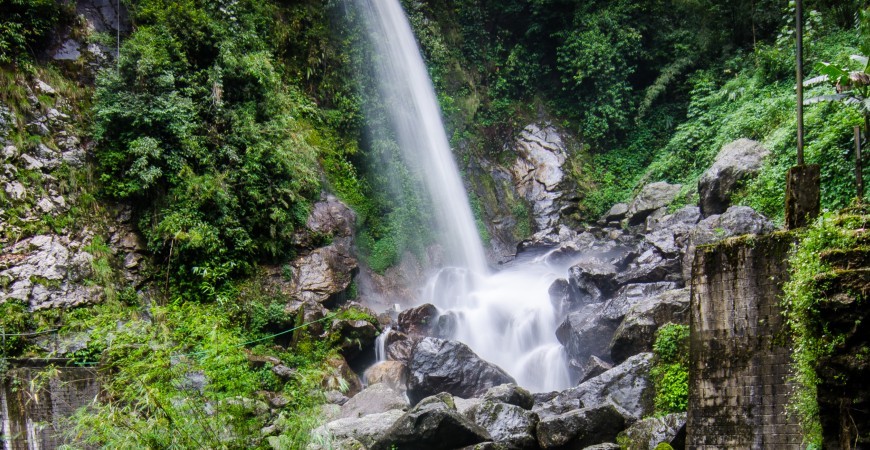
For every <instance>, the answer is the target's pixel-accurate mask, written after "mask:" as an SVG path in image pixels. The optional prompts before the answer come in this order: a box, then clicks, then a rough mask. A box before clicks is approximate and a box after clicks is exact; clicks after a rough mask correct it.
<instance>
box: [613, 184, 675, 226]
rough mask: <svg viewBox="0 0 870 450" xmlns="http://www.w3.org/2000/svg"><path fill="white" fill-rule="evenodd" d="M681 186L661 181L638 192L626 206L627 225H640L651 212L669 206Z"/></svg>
mask: <svg viewBox="0 0 870 450" xmlns="http://www.w3.org/2000/svg"><path fill="white" fill-rule="evenodd" d="M682 188H683V186H681V185H679V184H668V183H665V182H663V181H659V182H656V183H650V184H648V185H646V186H644V187H643V189H641V190H640V193H638V194H637V196H636V197H635V198H634V200H632V201H631V204H630V205H628V212H627V213H626V218H627V220H628V224H629V225H640V224H642V223H643V222H644V221H645V220H646V218H647V216H649V215H650V214H652V212H653V211H655V210H657V209H659V208H662V207H665V206H667V205H669V204H670V203H671V202H672V201H674V199H675V198H677V195H678V194H679V193H680V189H682Z"/></svg>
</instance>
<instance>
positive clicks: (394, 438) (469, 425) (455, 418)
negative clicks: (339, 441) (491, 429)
mask: <svg viewBox="0 0 870 450" xmlns="http://www.w3.org/2000/svg"><path fill="white" fill-rule="evenodd" d="M491 440H492V439H491V437H490V435H489V433H488V432H487V431H486V429H484V428H483V427H481V426H479V425H477V424H475V423H474V422H472V421H471V420H469V419H468V418H466V417H465V416H463V415H462V414H460V413H459V411H457V410H456V407H455V405H454V404H453V399H452V397H450V395H449V394H440V395H438V396H433V397H428V398H426V399H423V400H422V401H420V403H419V404H417V406H415V407H414V408H412V409H411V410H410V411H408V412H407V413H405V414H404V415H403V416H402V417H400V418H399V419H398V420H397V421H396V422H395V423H394V424H393V425H392V426H391V427H390V428H389V429H388V430H387V431H386V432H384V434H383V435H382V436H381V437H380V438H379V439H378V440H377V441H376V442H375V443H374V444H373V445H372V446H371V450H390V449H392V448H396V447H398V448H413V449H417V450H439V449H445V448H450V449H452V448H460V447H464V446H468V445H474V444H477V443H480V442H486V441H491Z"/></svg>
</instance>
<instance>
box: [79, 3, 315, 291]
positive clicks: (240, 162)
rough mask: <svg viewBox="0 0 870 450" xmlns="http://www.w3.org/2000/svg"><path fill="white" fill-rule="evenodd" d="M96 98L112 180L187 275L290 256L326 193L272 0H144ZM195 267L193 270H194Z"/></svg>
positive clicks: (182, 277) (168, 260)
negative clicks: (280, 50) (281, 53)
mask: <svg viewBox="0 0 870 450" xmlns="http://www.w3.org/2000/svg"><path fill="white" fill-rule="evenodd" d="M133 17H134V21H135V23H136V25H137V27H136V31H135V32H134V33H133V34H132V35H131V36H130V38H129V39H128V40H126V41H125V43H124V45H123V46H122V47H121V56H120V59H119V63H118V68H117V70H114V69H109V70H106V71H104V72H103V73H102V75H101V77H100V78H99V83H98V87H97V92H96V100H95V107H94V116H95V123H94V136H95V138H96V139H97V144H98V145H97V160H98V163H99V167H100V172H101V177H100V179H101V180H102V181H103V183H104V186H105V192H106V193H107V194H108V195H110V196H112V197H115V198H119V199H127V200H130V201H132V202H134V203H135V204H137V205H139V207H140V209H139V211H140V214H139V217H140V222H139V223H140V229H141V231H142V232H143V233H144V235H145V236H146V238H147V240H148V245H149V248H150V249H151V250H152V251H153V252H154V253H155V254H157V255H159V256H160V258H161V259H163V260H164V261H165V264H166V265H167V267H169V269H168V270H170V271H171V275H172V276H174V277H176V279H178V280H179V281H181V282H185V281H187V280H189V279H191V274H192V273H197V274H199V275H201V277H203V278H204V277H206V275H207V276H209V277H211V278H212V280H213V284H217V285H219V284H220V282H221V280H222V279H224V278H227V277H229V276H231V275H232V274H234V273H239V272H243V271H244V270H246V269H247V267H248V266H249V264H250V262H252V261H254V260H258V259H259V260H263V259H269V258H273V259H274V258H280V257H286V256H287V255H289V254H290V253H291V252H292V245H291V237H292V235H293V233H294V230H295V229H296V227H297V226H298V225H299V224H301V223H302V222H304V220H305V217H306V215H307V211H308V206H309V203H310V201H311V199H313V198H314V196H315V195H316V194H317V193H318V190H319V179H318V170H317V158H318V152H319V146H318V141H319V140H320V139H321V138H320V136H319V135H318V131H317V130H316V129H315V127H314V126H313V125H312V123H311V122H312V120H313V119H314V117H315V107H314V105H313V103H312V102H311V100H309V99H308V98H306V97H305V96H304V95H303V94H302V93H301V92H300V91H299V88H297V87H295V86H294V85H293V84H290V83H287V82H285V81H286V80H285V76H284V70H283V69H282V67H281V64H280V62H279V61H278V59H277V58H276V56H275V53H276V51H277V50H276V44H275V41H276V40H277V39H278V36H279V35H280V33H281V30H279V29H278V28H280V26H279V25H278V24H279V23H280V22H279V21H278V10H277V7H276V6H274V5H273V4H272V3H264V2H253V1H241V2H235V1H233V2H198V1H194V0H190V1H185V2H166V1H162V0H143V1H140V2H137V3H136V4H135V8H134V9H133ZM194 271H195V272H194Z"/></svg>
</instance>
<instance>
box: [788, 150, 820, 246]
mask: <svg viewBox="0 0 870 450" xmlns="http://www.w3.org/2000/svg"><path fill="white" fill-rule="evenodd" d="M820 177H821V175H820V170H819V166H818V164H809V165H803V166H794V167H792V168H791V169H788V174H787V175H786V185H785V227H786V229H789V230H794V229H796V228H803V227H805V226H807V225H808V224H810V223H812V221H813V220H814V219H815V218H816V217H818V216H819V198H820V192H819V189H820V181H819V180H820Z"/></svg>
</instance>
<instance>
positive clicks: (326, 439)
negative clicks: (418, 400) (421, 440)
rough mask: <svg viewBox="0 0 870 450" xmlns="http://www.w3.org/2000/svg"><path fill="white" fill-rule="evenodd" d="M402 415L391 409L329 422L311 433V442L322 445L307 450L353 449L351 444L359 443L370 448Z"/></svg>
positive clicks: (398, 411)
mask: <svg viewBox="0 0 870 450" xmlns="http://www.w3.org/2000/svg"><path fill="white" fill-rule="evenodd" d="M404 414H405V412H404V411H402V410H400V409H393V410H390V411H386V412H382V413H379V414H370V415H366V416H362V417H348V418H344V419H338V420H335V421H332V422H329V423H327V424H325V425H322V426H320V427H318V428H316V429H314V431H312V432H311V435H312V437H314V439H312V441H314V442H321V443H323V444H313V445H310V446H309V447H308V450H327V449H334V448H342V449H344V448H353V447H352V446H351V444H352V443H354V444H355V443H361V444H363V445H365V446H366V447H370V446H372V445H373V444H374V443H375V441H376V440H377V439H378V438H380V437H381V436H383V435H384V433H386V432H387V430H389V429H390V427H392V426H393V424H394V423H395V422H396V421H397V420H399V418H400V417H402V416H403V415H404Z"/></svg>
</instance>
